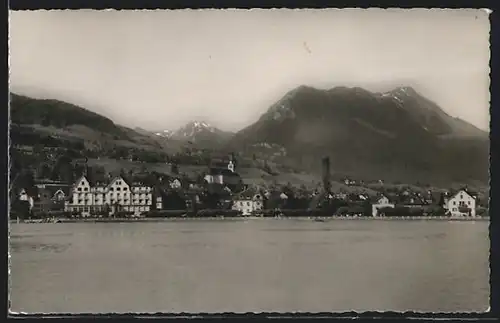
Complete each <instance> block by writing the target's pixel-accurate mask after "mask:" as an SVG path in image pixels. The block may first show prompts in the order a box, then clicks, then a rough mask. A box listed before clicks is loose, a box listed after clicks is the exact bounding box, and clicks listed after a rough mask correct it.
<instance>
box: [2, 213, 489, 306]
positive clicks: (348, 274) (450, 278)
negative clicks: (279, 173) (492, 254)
mask: <svg viewBox="0 0 500 323" xmlns="http://www.w3.org/2000/svg"><path fill="white" fill-rule="evenodd" d="M488 225H489V222H487V221H474V222H447V221H329V222H313V221H311V220H298V219H297V220H291V219H290V220H288V219H286V220H285V219H255V220H178V221H168V222H160V223H59V224H11V225H10V230H11V239H10V244H11V247H10V248H11V280H10V284H11V292H10V300H11V311H15V312H28V313H35V312H36V313H55V312H58V313H61V312H63V313H127V312H128V313H130V312H332V311H333V312H339V311H350V310H355V311H370V310H377V311H388V310H393V311H406V310H412V311H424V312H436V311H439V312H456V311H464V312H471V311H473V312H482V311H485V310H486V309H487V308H488V305H489V262H488V257H489V238H488Z"/></svg>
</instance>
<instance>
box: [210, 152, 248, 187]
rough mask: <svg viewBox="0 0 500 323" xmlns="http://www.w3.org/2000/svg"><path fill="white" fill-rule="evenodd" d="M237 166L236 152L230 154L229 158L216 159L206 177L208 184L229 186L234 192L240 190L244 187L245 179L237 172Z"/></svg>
mask: <svg viewBox="0 0 500 323" xmlns="http://www.w3.org/2000/svg"><path fill="white" fill-rule="evenodd" d="M236 166H237V162H236V159H235V158H234V154H231V155H230V157H229V160H224V159H214V160H212V162H211V163H210V166H209V170H208V173H207V174H206V175H205V176H204V179H205V181H206V182H207V183H208V184H212V183H215V184H220V185H224V186H227V187H228V188H229V189H230V190H231V191H232V192H236V191H239V190H241V189H242V186H243V180H242V179H241V176H240V175H239V174H238V173H237V172H236Z"/></svg>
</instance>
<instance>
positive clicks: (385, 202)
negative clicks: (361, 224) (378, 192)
mask: <svg viewBox="0 0 500 323" xmlns="http://www.w3.org/2000/svg"><path fill="white" fill-rule="evenodd" d="M394 206H395V205H394V203H391V202H390V201H389V198H387V196H384V195H382V196H381V197H380V198H379V199H378V200H377V201H376V202H375V203H373V204H372V215H373V216H377V215H378V210H380V209H382V208H386V207H391V208H394Z"/></svg>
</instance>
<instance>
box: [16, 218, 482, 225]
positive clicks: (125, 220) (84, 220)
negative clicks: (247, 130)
mask: <svg viewBox="0 0 500 323" xmlns="http://www.w3.org/2000/svg"><path fill="white" fill-rule="evenodd" d="M262 219H274V220H293V219H295V220H303V221H304V220H309V221H315V222H329V221H490V217H474V218H472V217H470V218H469V217H460V218H452V217H425V216H421V217H307V216H294V217H258V216H246V217H245V216H239V217H222V216H221V217H165V218H81V219H56V221H57V222H53V221H50V220H45V221H44V220H43V219H42V220H20V221H19V224H21V223H23V224H24V223H26V224H43V223H47V224H57V223H130V222H152V223H155V222H174V221H197V220H204V221H221V220H231V221H245V220H262ZM9 222H10V223H11V224H14V223H16V224H17V223H18V222H17V220H9Z"/></svg>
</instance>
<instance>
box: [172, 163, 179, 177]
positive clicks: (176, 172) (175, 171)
mask: <svg viewBox="0 0 500 323" xmlns="http://www.w3.org/2000/svg"><path fill="white" fill-rule="evenodd" d="M170 172H171V173H172V174H174V175H179V166H178V165H177V163H172V164H171V165H170Z"/></svg>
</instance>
